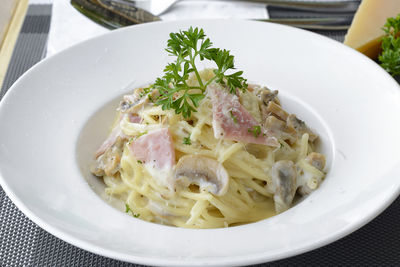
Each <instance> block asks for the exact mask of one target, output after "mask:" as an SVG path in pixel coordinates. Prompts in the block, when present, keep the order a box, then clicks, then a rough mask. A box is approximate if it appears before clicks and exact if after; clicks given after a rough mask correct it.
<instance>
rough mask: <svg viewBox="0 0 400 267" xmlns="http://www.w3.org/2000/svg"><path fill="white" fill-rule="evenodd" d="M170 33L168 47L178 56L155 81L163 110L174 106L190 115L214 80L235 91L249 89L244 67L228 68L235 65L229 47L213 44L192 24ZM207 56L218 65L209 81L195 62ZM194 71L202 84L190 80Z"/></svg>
mask: <svg viewBox="0 0 400 267" xmlns="http://www.w3.org/2000/svg"><path fill="white" fill-rule="evenodd" d="M169 37H170V38H169V39H168V41H167V49H166V51H167V52H168V53H169V55H170V56H174V57H175V61H174V62H173V63H169V64H168V65H167V66H166V67H165V68H164V76H162V77H161V78H157V79H156V81H155V83H154V88H156V89H157V90H158V92H159V94H160V96H159V98H158V99H157V102H156V105H160V106H162V109H163V110H166V109H174V110H175V113H176V114H182V116H183V117H184V118H189V117H190V116H191V114H192V112H196V111H197V109H196V108H197V107H198V106H199V103H200V101H201V100H202V99H203V98H204V97H205V91H206V88H207V86H208V85H209V84H210V83H211V82H213V81H215V82H218V83H220V84H223V85H225V86H226V87H227V89H228V90H229V92H230V93H232V94H235V93H236V89H239V90H241V91H245V90H246V89H247V83H246V82H247V80H246V79H244V78H243V77H242V74H243V72H242V71H237V72H234V73H231V74H227V71H229V70H234V69H235V67H234V56H233V55H231V54H230V51H228V50H225V49H219V48H213V47H212V45H213V44H212V42H211V41H210V39H209V38H206V35H205V34H204V30H203V29H199V28H197V27H196V28H193V27H190V28H189V29H188V30H187V31H179V32H176V33H170V35H169ZM205 59H207V60H209V61H211V62H214V64H215V65H216V66H217V68H216V69H215V70H214V76H213V77H212V78H211V79H210V80H208V81H207V82H203V80H202V79H201V77H200V74H199V71H198V69H197V66H196V64H195V62H196V61H197V60H200V61H203V60H205ZM190 74H194V75H195V77H196V79H197V81H198V83H199V85H198V86H190V85H188V84H187V82H186V81H187V80H188V78H189V75H190Z"/></svg>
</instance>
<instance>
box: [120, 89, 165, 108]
mask: <svg viewBox="0 0 400 267" xmlns="http://www.w3.org/2000/svg"><path fill="white" fill-rule="evenodd" d="M157 96H158V90H152V91H150V92H149V93H147V94H146V93H144V91H143V88H137V89H135V91H134V92H133V94H131V95H125V96H124V97H123V100H122V102H121V103H120V106H119V109H120V110H121V112H122V113H132V114H136V113H137V112H138V111H139V110H140V109H142V108H143V107H144V106H145V105H146V104H148V103H149V102H150V99H156V98H157Z"/></svg>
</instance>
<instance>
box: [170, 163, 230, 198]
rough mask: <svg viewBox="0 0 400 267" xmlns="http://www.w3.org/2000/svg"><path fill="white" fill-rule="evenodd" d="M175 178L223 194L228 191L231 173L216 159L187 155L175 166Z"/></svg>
mask: <svg viewBox="0 0 400 267" xmlns="http://www.w3.org/2000/svg"><path fill="white" fill-rule="evenodd" d="M174 178H175V179H176V180H179V181H180V182H181V183H183V184H184V185H187V186H188V185H190V184H197V185H198V186H199V187H200V189H201V190H206V191H208V192H210V193H212V194H214V195H217V196H222V195H224V194H225V193H226V192H227V191H228V187H229V174H228V172H227V171H226V170H225V168H224V166H222V164H221V163H220V162H218V161H216V160H215V159H212V158H209V157H204V156H200V155H185V156H183V157H181V158H180V159H179V161H178V163H177V164H176V166H175V170H174Z"/></svg>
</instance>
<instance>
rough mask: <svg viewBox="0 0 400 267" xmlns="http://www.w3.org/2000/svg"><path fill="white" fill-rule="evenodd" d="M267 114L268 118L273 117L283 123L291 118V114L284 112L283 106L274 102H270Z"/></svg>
mask: <svg viewBox="0 0 400 267" xmlns="http://www.w3.org/2000/svg"><path fill="white" fill-rule="evenodd" d="M266 112H267V115H268V116H269V115H272V116H275V117H277V118H278V119H280V120H283V121H286V119H287V118H288V116H289V114H288V113H287V112H286V111H284V110H283V109H282V107H281V106H279V105H278V104H276V103H275V102H273V101H270V102H269V103H268V106H267V109H266Z"/></svg>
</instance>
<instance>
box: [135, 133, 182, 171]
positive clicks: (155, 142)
mask: <svg viewBox="0 0 400 267" xmlns="http://www.w3.org/2000/svg"><path fill="white" fill-rule="evenodd" d="M129 147H130V149H131V151H132V153H133V155H134V156H135V158H136V159H137V160H140V161H142V162H143V163H145V164H146V165H147V164H149V165H151V166H152V167H154V168H156V169H159V170H169V169H172V167H173V166H174V165H175V150H174V147H173V144H172V138H171V134H170V133H169V130H168V128H161V129H156V130H153V131H151V132H149V133H147V134H144V135H142V136H140V137H139V138H138V139H136V140H134V141H133V142H132V143H131V144H130V146H129Z"/></svg>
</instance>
